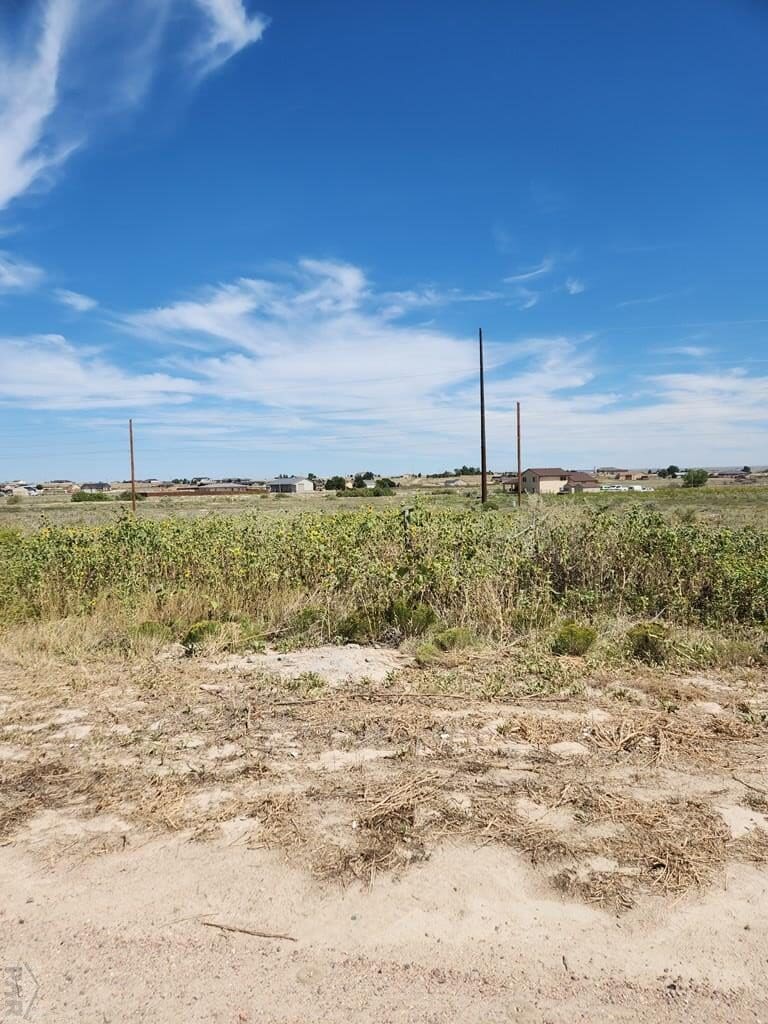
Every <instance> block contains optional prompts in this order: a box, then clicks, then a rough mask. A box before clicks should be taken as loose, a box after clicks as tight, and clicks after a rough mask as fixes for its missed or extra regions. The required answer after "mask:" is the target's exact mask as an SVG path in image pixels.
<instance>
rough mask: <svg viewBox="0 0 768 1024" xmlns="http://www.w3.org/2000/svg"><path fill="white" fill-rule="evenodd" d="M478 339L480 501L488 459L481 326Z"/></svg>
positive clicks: (484, 498)
mask: <svg viewBox="0 0 768 1024" xmlns="http://www.w3.org/2000/svg"><path fill="white" fill-rule="evenodd" d="M478 336H479V340H480V472H481V474H482V476H481V480H480V501H482V503H483V504H485V503H486V501H488V460H487V457H486V451H485V368H484V366H483V328H482V327H480V328H478Z"/></svg>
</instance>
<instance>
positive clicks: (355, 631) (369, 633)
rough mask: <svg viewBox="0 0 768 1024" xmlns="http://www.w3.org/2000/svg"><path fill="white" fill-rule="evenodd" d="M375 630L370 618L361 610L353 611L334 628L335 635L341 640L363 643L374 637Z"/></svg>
mask: <svg viewBox="0 0 768 1024" xmlns="http://www.w3.org/2000/svg"><path fill="white" fill-rule="evenodd" d="M375 634H376V630H375V628H374V624H373V622H372V620H371V616H370V615H369V614H368V612H366V611H364V610H363V609H355V610H354V611H351V612H349V614H348V615H345V616H344V618H343V619H341V620H340V621H339V623H338V625H337V626H336V635H337V636H338V637H339V639H341V640H347V641H352V642H361V641H362V642H364V641H366V640H372V639H373V638H374V637H375Z"/></svg>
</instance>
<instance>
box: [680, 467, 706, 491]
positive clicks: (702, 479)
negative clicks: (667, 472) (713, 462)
mask: <svg viewBox="0 0 768 1024" xmlns="http://www.w3.org/2000/svg"><path fill="white" fill-rule="evenodd" d="M707 480H709V473H708V472H707V471H706V469H687V470H686V471H685V473H684V474H683V487H703V486H704V484H705V483H706V482H707Z"/></svg>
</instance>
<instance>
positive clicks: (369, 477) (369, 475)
mask: <svg viewBox="0 0 768 1024" xmlns="http://www.w3.org/2000/svg"><path fill="white" fill-rule="evenodd" d="M375 479H376V478H375V476H374V474H373V473H372V472H371V471H370V469H369V470H368V472H367V473H363V480H375Z"/></svg>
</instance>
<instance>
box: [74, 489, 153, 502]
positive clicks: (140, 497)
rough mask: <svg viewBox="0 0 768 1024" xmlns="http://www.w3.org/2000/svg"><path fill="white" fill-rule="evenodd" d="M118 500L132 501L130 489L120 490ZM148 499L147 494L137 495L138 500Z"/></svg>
mask: <svg viewBox="0 0 768 1024" xmlns="http://www.w3.org/2000/svg"><path fill="white" fill-rule="evenodd" d="M81 493H82V492H81ZM116 500H117V501H131V492H130V491H120V493H119V494H118V495H117V499H116ZM146 500H147V496H146V495H145V494H137V495H136V501H146Z"/></svg>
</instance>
